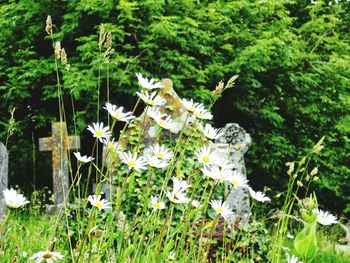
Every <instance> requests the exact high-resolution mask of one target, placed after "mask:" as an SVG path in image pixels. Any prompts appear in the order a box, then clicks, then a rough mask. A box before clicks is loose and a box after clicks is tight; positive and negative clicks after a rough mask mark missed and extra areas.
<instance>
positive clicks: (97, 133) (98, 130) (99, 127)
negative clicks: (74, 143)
mask: <svg viewBox="0 0 350 263" xmlns="http://www.w3.org/2000/svg"><path fill="white" fill-rule="evenodd" d="M92 125H93V127H92V126H90V125H89V126H88V130H89V131H90V132H91V133H92V134H93V135H94V137H95V138H97V139H98V140H99V141H100V142H103V139H107V138H108V137H109V136H110V134H111V132H110V131H109V126H106V127H103V122H100V123H98V122H97V123H93V124H92Z"/></svg>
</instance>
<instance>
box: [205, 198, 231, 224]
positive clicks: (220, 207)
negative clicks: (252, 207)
mask: <svg viewBox="0 0 350 263" xmlns="http://www.w3.org/2000/svg"><path fill="white" fill-rule="evenodd" d="M209 204H210V205H211V207H212V208H213V209H214V210H215V212H216V213H217V214H219V215H221V216H222V217H223V218H225V219H227V217H228V216H231V215H233V211H232V210H231V208H230V207H229V206H228V205H227V204H226V202H222V201H221V200H212V201H210V202H209Z"/></svg>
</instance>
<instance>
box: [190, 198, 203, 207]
mask: <svg viewBox="0 0 350 263" xmlns="http://www.w3.org/2000/svg"><path fill="white" fill-rule="evenodd" d="M200 204H201V203H200V202H199V201H198V200H192V202H191V205H193V206H194V207H195V208H197V207H199V206H200Z"/></svg>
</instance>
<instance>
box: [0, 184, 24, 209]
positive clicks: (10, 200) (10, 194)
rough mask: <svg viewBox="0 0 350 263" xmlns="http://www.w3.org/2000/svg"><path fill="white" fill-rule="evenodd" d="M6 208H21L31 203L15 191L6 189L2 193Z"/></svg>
mask: <svg viewBox="0 0 350 263" xmlns="http://www.w3.org/2000/svg"><path fill="white" fill-rule="evenodd" d="M2 192H3V194H4V199H5V203H6V206H7V207H9V208H19V207H21V206H24V205H26V204H28V203H29V201H28V200H27V199H26V198H25V197H24V196H23V195H22V194H19V193H17V192H16V190H14V189H12V188H11V189H10V190H9V189H5V190H3V191H2Z"/></svg>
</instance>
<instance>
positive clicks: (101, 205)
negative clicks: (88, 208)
mask: <svg viewBox="0 0 350 263" xmlns="http://www.w3.org/2000/svg"><path fill="white" fill-rule="evenodd" d="M95 206H96V207H97V208H98V209H102V207H103V204H102V203H101V202H96V203H95Z"/></svg>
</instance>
